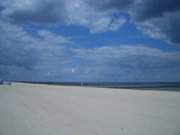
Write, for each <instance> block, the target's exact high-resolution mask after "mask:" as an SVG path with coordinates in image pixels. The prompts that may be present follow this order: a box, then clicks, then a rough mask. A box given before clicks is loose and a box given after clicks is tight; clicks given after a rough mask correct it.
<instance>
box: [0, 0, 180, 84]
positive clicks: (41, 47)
mask: <svg viewBox="0 0 180 135" xmlns="http://www.w3.org/2000/svg"><path fill="white" fill-rule="evenodd" d="M179 24H180V2H179V0H166V1H164V0H143V1H141V0H126V1H124V0H99V1H95V0H1V1H0V34H1V36H0V79H6V80H25V81H113V82H114V81H115V82H134V81H141V82H142V81H145V82H148V81H151V82H152V81H154V82H156V81H180V26H179Z"/></svg>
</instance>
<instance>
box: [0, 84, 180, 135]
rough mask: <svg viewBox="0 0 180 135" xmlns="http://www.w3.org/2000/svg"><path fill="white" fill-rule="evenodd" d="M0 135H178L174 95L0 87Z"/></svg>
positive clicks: (179, 107) (179, 100)
mask: <svg viewBox="0 0 180 135" xmlns="http://www.w3.org/2000/svg"><path fill="white" fill-rule="evenodd" d="M0 135H180V92H174V91H173V92H169V91H140V90H127V89H126V90H125V89H109V88H91V87H73V86H48V85H33V84H20V83H19V84H13V85H12V86H0Z"/></svg>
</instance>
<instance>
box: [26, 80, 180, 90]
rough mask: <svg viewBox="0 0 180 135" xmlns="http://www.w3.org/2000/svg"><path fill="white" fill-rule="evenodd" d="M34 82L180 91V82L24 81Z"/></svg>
mask: <svg viewBox="0 0 180 135" xmlns="http://www.w3.org/2000/svg"><path fill="white" fill-rule="evenodd" d="M24 83H33V84H47V85H62V86H82V87H98V88H114V89H122V88H123V89H132V90H137V89H138V90H167V91H180V82H24Z"/></svg>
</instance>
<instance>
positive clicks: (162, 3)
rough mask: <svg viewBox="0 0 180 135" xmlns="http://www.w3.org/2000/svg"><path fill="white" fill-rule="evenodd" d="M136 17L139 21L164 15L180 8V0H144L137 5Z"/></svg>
mask: <svg viewBox="0 0 180 135" xmlns="http://www.w3.org/2000/svg"><path fill="white" fill-rule="evenodd" d="M135 6H136V7H134V9H135V17H136V19H137V20H139V21H143V20H146V19H150V18H155V17H162V16H164V15H166V14H167V13H171V12H176V11H179V10H180V1H179V0H142V1H141V2H139V3H138V4H136V5H135Z"/></svg>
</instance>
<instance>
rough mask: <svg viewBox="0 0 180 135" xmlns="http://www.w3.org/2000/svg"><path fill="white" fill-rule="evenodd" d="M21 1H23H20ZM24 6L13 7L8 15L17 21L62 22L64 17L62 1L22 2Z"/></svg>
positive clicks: (37, 22)
mask: <svg viewBox="0 0 180 135" xmlns="http://www.w3.org/2000/svg"><path fill="white" fill-rule="evenodd" d="M22 3H23V2H22ZM22 6H24V8H18V7H17V8H14V9H12V10H13V11H12V12H11V13H9V14H8V17H9V18H10V19H12V20H13V21H14V22H18V23H22V22H23V23H36V24H49V23H64V21H65V18H66V13H65V8H64V7H65V6H64V2H63V1H55V0H53V1H42V0H40V1H37V2H35V1H32V4H24V5H23V4H22Z"/></svg>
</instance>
